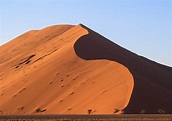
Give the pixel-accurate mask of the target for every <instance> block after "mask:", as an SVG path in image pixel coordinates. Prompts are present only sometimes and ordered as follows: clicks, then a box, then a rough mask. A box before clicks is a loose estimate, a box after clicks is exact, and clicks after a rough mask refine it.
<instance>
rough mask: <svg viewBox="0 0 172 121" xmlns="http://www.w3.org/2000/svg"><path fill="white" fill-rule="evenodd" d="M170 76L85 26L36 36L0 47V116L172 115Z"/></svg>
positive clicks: (64, 27)
mask: <svg viewBox="0 0 172 121" xmlns="http://www.w3.org/2000/svg"><path fill="white" fill-rule="evenodd" d="M171 75H172V68H171V67H167V66H164V65H161V64H158V63H156V62H153V61H151V60H148V59H146V58H144V57H141V56H138V55H136V54H134V53H132V52H130V51H128V50H126V49H125V48H122V47H120V46H118V45H116V44H115V43H113V42H111V41H109V40H108V39H106V38H104V37H103V36H101V35H99V34H98V33H96V32H94V31H92V30H91V29H89V28H87V27H85V26H84V25H81V24H79V25H77V26H73V25H57V26H51V27H47V28H44V29H42V30H32V31H29V32H26V33H25V34H23V35H21V36H19V37H17V38H15V39H13V40H12V41H10V42H8V43H6V44H4V45H2V46H0V113H1V114H37V112H36V109H37V108H40V110H41V112H39V113H40V114H87V111H88V110H89V109H91V110H92V114H113V113H114V112H115V111H116V109H118V110H119V111H118V112H115V113H117V114H120V113H140V111H141V110H142V109H144V110H146V112H147V113H157V111H158V109H163V110H165V111H166V112H167V113H172V110H171V107H172V103H171V102H172V76H171Z"/></svg>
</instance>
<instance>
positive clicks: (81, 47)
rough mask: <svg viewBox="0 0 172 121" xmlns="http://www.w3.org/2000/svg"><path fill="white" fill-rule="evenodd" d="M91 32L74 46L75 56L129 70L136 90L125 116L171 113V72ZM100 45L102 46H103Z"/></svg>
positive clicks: (169, 69)
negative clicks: (112, 63)
mask: <svg viewBox="0 0 172 121" xmlns="http://www.w3.org/2000/svg"><path fill="white" fill-rule="evenodd" d="M83 27H84V28H86V29H87V30H88V31H89V34H88V35H85V36H82V37H81V38H80V39H79V40H78V41H77V42H76V43H75V45H74V48H75V52H76V54H77V55H78V56H79V57H80V58H83V59H85V60H99V59H107V60H111V61H115V62H118V63H120V64H122V65H124V66H126V67H127V68H128V69H129V70H130V72H131V73H132V75H133V77H134V85H135V86H134V90H133V93H132V97H131V100H130V103H129V105H128V106H127V107H126V109H125V113H140V111H141V110H143V109H144V110H146V113H157V112H158V109H164V110H166V112H167V113H172V110H171V107H172V103H170V102H172V76H171V74H172V68H170V67H167V66H163V65H160V64H158V63H156V62H153V61H150V60H148V59H146V58H144V57H141V56H138V55H136V54H134V53H132V52H130V51H128V50H126V49H124V48H122V47H120V46H118V45H116V44H115V43H113V42H111V41H109V40H107V39H106V38H104V37H102V36H101V35H99V34H97V33H95V32H93V31H92V30H90V29H89V28H87V27H85V26H83ZM100 45H101V46H100Z"/></svg>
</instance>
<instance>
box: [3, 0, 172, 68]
mask: <svg viewBox="0 0 172 121" xmlns="http://www.w3.org/2000/svg"><path fill="white" fill-rule="evenodd" d="M79 23H82V24H84V25H85V26H87V27H89V28H91V29H92V30H94V31H96V32H98V33H99V34H101V35H103V36H104V37H106V38H108V39H110V40H112V41H113V42H114V43H116V44H118V45H120V46H122V47H124V48H126V49H128V50H130V51H132V52H134V53H136V54H138V55H141V56H144V57H146V58H149V59H151V60H154V61H156V62H159V63H161V64H165V65H168V66H171V67H172V0H0V45H3V44H4V43H6V42H8V41H10V40H12V39H13V38H15V37H17V36H19V35H21V34H23V33H24V32H27V31H29V30H38V29H42V28H44V27H47V26H51V25H57V24H73V25H77V24H79Z"/></svg>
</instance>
